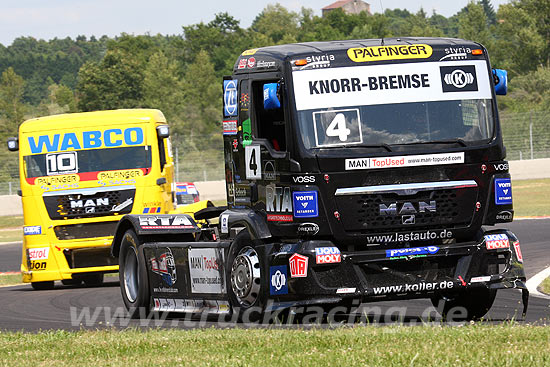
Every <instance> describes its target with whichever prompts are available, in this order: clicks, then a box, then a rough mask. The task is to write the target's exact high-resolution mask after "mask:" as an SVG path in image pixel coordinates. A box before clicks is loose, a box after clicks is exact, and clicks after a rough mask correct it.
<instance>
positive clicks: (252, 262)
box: [225, 230, 266, 322]
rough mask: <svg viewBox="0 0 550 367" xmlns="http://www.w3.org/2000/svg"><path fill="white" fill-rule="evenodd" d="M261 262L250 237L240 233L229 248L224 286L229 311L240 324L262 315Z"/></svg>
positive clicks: (263, 301)
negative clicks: (230, 310)
mask: <svg viewBox="0 0 550 367" xmlns="http://www.w3.org/2000/svg"><path fill="white" fill-rule="evenodd" d="M262 262H263V259H262V258H261V256H260V254H259V253H258V252H257V250H256V249H255V243H254V241H252V239H251V238H250V234H249V233H248V232H247V231H245V230H243V231H241V232H240V233H239V234H238V235H237V237H236V238H235V240H234V241H233V243H232V244H231V247H230V248H229V254H228V256H227V262H226V266H225V269H226V284H227V294H228V296H229V302H230V303H231V309H232V311H233V312H236V313H238V319H239V321H242V322H256V321H258V320H260V319H261V318H262V316H263V312H264V306H265V301H266V295H265V289H264V288H265V285H264V283H265V282H264V281H263V278H264V277H265V274H263V266H262Z"/></svg>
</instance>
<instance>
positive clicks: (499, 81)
mask: <svg viewBox="0 0 550 367" xmlns="http://www.w3.org/2000/svg"><path fill="white" fill-rule="evenodd" d="M493 82H494V83H495V93H496V94H498V95H501V96H505V95H506V93H507V92H508V72H507V71H506V70H502V69H493Z"/></svg>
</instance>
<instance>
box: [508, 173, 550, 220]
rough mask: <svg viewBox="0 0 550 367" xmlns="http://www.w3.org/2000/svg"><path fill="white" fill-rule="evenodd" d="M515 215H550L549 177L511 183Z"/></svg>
mask: <svg viewBox="0 0 550 367" xmlns="http://www.w3.org/2000/svg"><path fill="white" fill-rule="evenodd" d="M512 193H513V195H514V210H515V216H518V217H523V216H529V217H530V216H539V215H550V179H548V178H547V179H542V180H518V181H514V182H513V183H512Z"/></svg>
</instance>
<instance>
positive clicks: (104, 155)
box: [24, 146, 151, 178]
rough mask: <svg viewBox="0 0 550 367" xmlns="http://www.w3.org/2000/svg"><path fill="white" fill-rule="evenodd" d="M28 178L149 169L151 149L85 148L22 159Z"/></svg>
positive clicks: (142, 147) (148, 147) (141, 147)
mask: <svg viewBox="0 0 550 367" xmlns="http://www.w3.org/2000/svg"><path fill="white" fill-rule="evenodd" d="M24 161H25V171H26V176H27V178H33V177H41V176H52V175H60V174H69V173H85V172H99V171H112V170H123V169H135V168H150V167H151V147H150V146H136V147H123V148H107V149H87V150H77V151H70V152H60V153H47V154H35V155H27V156H25V157H24Z"/></svg>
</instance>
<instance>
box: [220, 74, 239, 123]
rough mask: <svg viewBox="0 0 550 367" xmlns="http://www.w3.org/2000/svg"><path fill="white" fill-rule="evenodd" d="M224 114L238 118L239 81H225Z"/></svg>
mask: <svg viewBox="0 0 550 367" xmlns="http://www.w3.org/2000/svg"><path fill="white" fill-rule="evenodd" d="M223 114H224V115H225V116H237V80H235V79H233V80H224V81H223Z"/></svg>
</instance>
